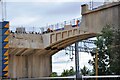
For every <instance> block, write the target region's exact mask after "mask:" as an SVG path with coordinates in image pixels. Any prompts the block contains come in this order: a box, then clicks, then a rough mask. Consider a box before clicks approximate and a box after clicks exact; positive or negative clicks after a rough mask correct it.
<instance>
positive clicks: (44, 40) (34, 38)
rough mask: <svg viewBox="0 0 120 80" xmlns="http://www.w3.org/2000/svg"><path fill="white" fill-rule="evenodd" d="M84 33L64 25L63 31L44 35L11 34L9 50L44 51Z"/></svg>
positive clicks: (77, 28)
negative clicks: (30, 49)
mask: <svg viewBox="0 0 120 80" xmlns="http://www.w3.org/2000/svg"><path fill="white" fill-rule="evenodd" d="M84 32H85V31H82V30H80V27H72V25H68V26H67V25H66V29H64V30H59V31H54V32H51V33H46V34H20V33H11V34H10V36H9V44H10V48H32V49H44V48H46V47H49V46H50V45H52V44H55V43H57V42H59V41H62V40H65V39H67V38H70V37H74V36H76V35H80V34H82V33H84Z"/></svg>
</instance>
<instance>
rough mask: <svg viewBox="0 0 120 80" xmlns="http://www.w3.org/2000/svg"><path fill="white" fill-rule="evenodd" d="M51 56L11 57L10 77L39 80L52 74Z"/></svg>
mask: <svg viewBox="0 0 120 80" xmlns="http://www.w3.org/2000/svg"><path fill="white" fill-rule="evenodd" d="M51 64H52V63H51V56H45V55H41V56H38V55H29V56H15V55H10V56H9V68H10V69H9V76H10V77H11V78H34V77H35V78H37V77H44V76H49V75H50V73H51V71H52V70H51V69H52V68H51Z"/></svg>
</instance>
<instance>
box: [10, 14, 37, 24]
mask: <svg viewBox="0 0 120 80" xmlns="http://www.w3.org/2000/svg"><path fill="white" fill-rule="evenodd" d="M37 20H38V17H36V16H35V17H34V16H28V15H24V16H23V15H21V16H18V17H14V18H13V19H12V20H11V22H10V23H11V25H17V26H18V25H30V24H32V23H34V22H36V21H37Z"/></svg>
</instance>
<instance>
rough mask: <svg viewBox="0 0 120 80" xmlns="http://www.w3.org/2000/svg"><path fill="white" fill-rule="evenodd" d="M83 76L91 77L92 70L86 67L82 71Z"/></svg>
mask: <svg viewBox="0 0 120 80" xmlns="http://www.w3.org/2000/svg"><path fill="white" fill-rule="evenodd" d="M81 74H82V75H84V76H87V75H90V74H91V73H90V70H89V69H88V68H87V67H86V66H84V67H83V69H81Z"/></svg>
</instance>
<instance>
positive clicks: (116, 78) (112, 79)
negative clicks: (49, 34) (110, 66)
mask: <svg viewBox="0 0 120 80" xmlns="http://www.w3.org/2000/svg"><path fill="white" fill-rule="evenodd" d="M18 80H76V77H75V76H70V77H39V78H21V79H18ZM77 80H120V75H107V76H82V77H81V78H79V79H77Z"/></svg>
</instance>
